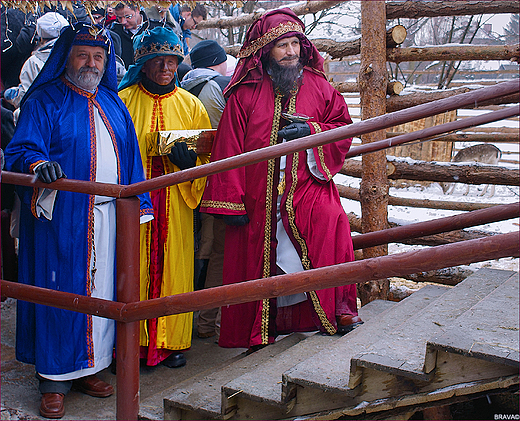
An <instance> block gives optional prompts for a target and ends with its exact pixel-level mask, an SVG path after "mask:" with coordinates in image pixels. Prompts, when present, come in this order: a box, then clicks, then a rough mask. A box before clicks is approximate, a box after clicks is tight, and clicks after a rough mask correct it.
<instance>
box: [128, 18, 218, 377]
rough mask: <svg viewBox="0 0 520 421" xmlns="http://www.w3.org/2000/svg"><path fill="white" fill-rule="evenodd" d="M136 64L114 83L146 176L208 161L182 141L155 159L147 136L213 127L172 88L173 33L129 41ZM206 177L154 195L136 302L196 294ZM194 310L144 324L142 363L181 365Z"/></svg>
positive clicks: (178, 51)
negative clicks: (198, 214) (198, 222)
mask: <svg viewBox="0 0 520 421" xmlns="http://www.w3.org/2000/svg"><path fill="white" fill-rule="evenodd" d="M134 51H135V57H134V58H135V64H133V65H132V66H130V67H129V68H128V71H127V73H126V74H125V77H124V78H123V80H122V81H121V83H120V85H119V89H120V92H119V95H120V97H121V99H122V100H123V102H124V103H125V104H126V106H127V107H128V111H129V112H130V115H131V116H132V120H133V121H134V125H135V129H136V132H137V138H138V140H139V147H140V150H141V158H142V161H143V166H144V169H145V174H146V177H147V178H149V179H151V178H154V177H158V176H161V175H164V174H170V173H174V172H177V171H181V170H184V169H187V168H192V167H194V166H196V165H201V164H204V163H207V162H208V161H209V157H208V156H207V155H200V156H197V154H196V153H195V151H193V150H188V148H187V145H186V143H185V142H178V143H176V144H175V146H174V147H173V148H172V150H171V152H170V153H169V154H168V155H163V156H153V155H152V154H151V152H150V151H149V148H148V147H147V144H146V137H147V134H148V133H153V132H157V131H164V130H196V129H210V128H211V123H210V120H209V117H208V114H207V112H206V110H205V109H204V106H203V105H202V103H201V102H200V101H199V100H198V99H197V98H196V97H195V96H193V95H192V94H190V93H189V92H187V91H185V90H184V89H182V88H180V87H178V86H177V85H176V79H175V73H176V71H177V67H178V65H179V63H181V62H182V60H183V59H184V55H183V53H182V44H181V42H180V41H179V38H178V36H177V35H176V34H175V33H174V31H173V30H172V29H171V28H169V27H167V26H165V27H162V26H159V27H156V28H153V29H151V30H147V31H144V32H143V33H142V34H140V35H137V36H136V37H135V38H134ZM205 184H206V179H205V178H198V179H196V180H193V181H186V182H183V183H180V184H176V185H173V186H169V187H166V188H163V189H160V190H155V191H153V192H151V198H152V203H153V206H154V214H155V219H154V220H153V221H152V223H151V224H148V225H146V226H141V265H140V271H141V300H147V299H151V298H158V297H164V296H169V295H176V294H181V293H184V292H190V291H193V272H194V268H193V265H194V236H193V209H195V208H196V207H197V206H198V204H199V202H200V199H201V197H202V193H203V191H204V186H205ZM192 325H193V313H184V314H176V315H171V316H165V317H159V318H156V319H151V320H145V321H142V322H141V333H140V343H141V358H142V359H143V360H144V362H145V363H146V364H147V365H149V366H155V365H157V364H159V363H161V364H163V365H165V366H167V367H172V368H173V367H181V366H183V365H185V364H186V358H185V356H184V354H183V352H182V351H183V350H187V349H188V348H190V346H191V335H192Z"/></svg>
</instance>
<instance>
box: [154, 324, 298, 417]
mask: <svg viewBox="0 0 520 421" xmlns="http://www.w3.org/2000/svg"><path fill="white" fill-rule="evenodd" d="M305 337H306V336H305V335H302V334H292V335H289V336H287V337H285V338H283V339H281V340H280V341H277V342H275V343H274V344H272V345H270V346H268V347H265V348H263V349H260V350H259V351H256V352H254V353H253V354H251V355H249V356H247V357H244V358H241V359H238V360H235V361H233V362H232V363H231V364H229V365H226V366H224V367H221V368H219V369H218V370H216V371H213V372H210V373H208V372H205V373H202V374H201V375H198V376H195V377H192V378H191V379H188V380H185V381H183V382H181V383H179V384H177V385H176V386H174V387H172V388H171V389H169V390H167V391H165V393H164V417H165V419H170V420H172V419H188V417H191V415H189V414H190V413H191V414H192V413H195V414H196V417H195V418H192V419H206V418H208V419H210V418H220V417H221V415H222V414H221V387H222V385H224V384H226V383H228V382H229V381H230V380H232V379H234V378H235V377H239V376H241V375H242V374H244V373H245V372H247V371H249V370H251V368H252V367H255V366H256V365H258V364H261V363H263V362H265V361H268V360H271V359H272V358H273V357H274V356H276V355H277V354H279V353H280V352H283V351H285V350H286V349H287V348H289V347H291V346H293V345H295V344H297V343H298V342H299V341H301V340H302V339H304V338H305ZM183 414H188V415H187V416H186V417H184V415H183ZM179 415H180V417H179ZM204 417H206V418H204Z"/></svg>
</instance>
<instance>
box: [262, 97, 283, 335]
mask: <svg viewBox="0 0 520 421" xmlns="http://www.w3.org/2000/svg"><path fill="white" fill-rule="evenodd" d="M281 115H282V95H276V97H275V100H274V113H273V123H272V126H271V137H270V138H269V145H270V146H272V145H276V142H277V141H278V129H279V127H280V118H281ZM275 163H276V160H275V159H270V160H269V161H268V162H267V181H266V183H267V184H266V193H265V226H264V264H263V275H262V276H263V278H268V277H269V276H270V275H271V230H272V218H271V214H272V211H273V188H274V171H275ZM261 336H262V344H263V345H267V344H268V343H269V300H262V331H261Z"/></svg>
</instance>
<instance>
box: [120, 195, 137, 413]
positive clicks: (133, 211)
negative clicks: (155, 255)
mask: <svg viewBox="0 0 520 421" xmlns="http://www.w3.org/2000/svg"><path fill="white" fill-rule="evenodd" d="M116 213H117V222H116V223H117V237H116V249H117V250H116V253H117V284H116V287H117V300H118V301H120V302H124V303H132V302H138V301H139V261H140V260H139V199H137V198H136V197H130V198H127V199H117V200H116ZM116 353H117V354H116V358H117V359H116V362H117V375H116V376H117V377H116V379H117V404H116V419H118V420H137V418H138V415H139V321H133V322H129V323H124V322H117V343H116Z"/></svg>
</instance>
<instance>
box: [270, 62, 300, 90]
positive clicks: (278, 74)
mask: <svg viewBox="0 0 520 421" xmlns="http://www.w3.org/2000/svg"><path fill="white" fill-rule="evenodd" d="M302 68H303V66H302V65H301V63H300V62H299V61H298V64H296V65H295V66H290V67H287V66H280V65H279V64H278V63H277V62H276V60H274V59H273V58H272V57H270V58H269V68H268V73H269V75H270V76H271V80H272V81H273V85H274V88H275V89H277V90H279V91H280V92H281V93H282V94H283V95H284V96H287V95H289V94H290V92H291V91H292V90H293V89H294V88H295V87H296V82H297V81H298V79H299V77H300V75H301V71H302Z"/></svg>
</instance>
